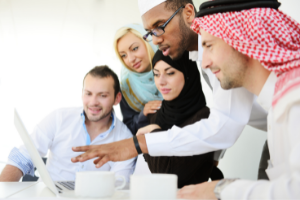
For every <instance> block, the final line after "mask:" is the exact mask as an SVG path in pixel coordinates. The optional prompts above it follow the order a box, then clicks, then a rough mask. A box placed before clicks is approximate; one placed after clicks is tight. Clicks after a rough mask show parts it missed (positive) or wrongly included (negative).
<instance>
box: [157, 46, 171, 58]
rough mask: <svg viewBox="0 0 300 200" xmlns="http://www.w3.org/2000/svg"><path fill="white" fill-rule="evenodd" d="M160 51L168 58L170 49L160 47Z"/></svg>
mask: <svg viewBox="0 0 300 200" xmlns="http://www.w3.org/2000/svg"><path fill="white" fill-rule="evenodd" d="M159 50H161V51H162V53H163V54H164V56H168V55H169V53H170V47H160V48H159Z"/></svg>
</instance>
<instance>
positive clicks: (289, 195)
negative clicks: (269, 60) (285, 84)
mask: <svg viewBox="0 0 300 200" xmlns="http://www.w3.org/2000/svg"><path fill="white" fill-rule="evenodd" d="M276 80H277V77H276V75H275V74H274V73H271V74H270V76H269V78H268V80H267V82H266V83H265V85H264V87H263V89H262V91H261V93H260V94H259V97H258V102H259V103H260V104H261V106H262V107H263V108H264V109H266V110H269V115H268V145H269V151H270V161H269V167H268V169H267V170H266V172H267V174H268V176H269V179H270V181H265V180H260V181H246V180H237V181H235V182H233V183H231V184H230V185H228V186H227V187H226V188H224V190H223V191H222V192H221V199H222V200H223V199H300V123H299V119H300V99H298V101H296V102H294V103H293V105H289V106H290V107H289V106H288V105H286V108H287V107H289V108H288V109H287V110H286V112H285V113H284V115H283V116H282V117H281V118H280V120H275V117H274V114H273V113H274V112H273V111H274V110H273V108H272V97H273V93H274V87H275V83H276ZM297 90H298V92H300V88H298V89H297ZM282 98H286V96H283V97H282Z"/></svg>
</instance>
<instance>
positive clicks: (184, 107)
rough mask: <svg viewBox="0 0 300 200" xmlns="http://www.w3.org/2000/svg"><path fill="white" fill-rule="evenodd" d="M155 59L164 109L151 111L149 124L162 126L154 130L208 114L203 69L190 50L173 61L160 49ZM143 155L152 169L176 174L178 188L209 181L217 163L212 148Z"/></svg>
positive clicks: (155, 69)
mask: <svg viewBox="0 0 300 200" xmlns="http://www.w3.org/2000/svg"><path fill="white" fill-rule="evenodd" d="M152 63H153V73H154V80H155V85H156V87H157V89H158V90H159V91H160V92H161V93H162V95H163V98H164V100H163V101H162V106H161V109H160V110H158V111H157V113H155V114H151V115H148V119H149V121H150V124H156V125H158V126H159V127H160V128H161V129H158V130H154V131H152V132H156V131H162V130H168V129H170V128H171V127H172V126H173V125H176V126H179V127H184V126H186V125H190V124H193V123H195V122H198V121H200V120H201V119H205V118H208V116H209V113H210V112H209V108H208V107H206V101H205V97H204V94H203V92H202V87H201V82H200V73H199V70H198V68H197V65H196V63H195V62H193V61H191V60H189V53H188V52H185V53H184V54H183V56H182V57H181V58H180V59H179V60H176V61H173V60H172V59H171V58H170V57H168V56H167V57H166V56H164V55H163V54H162V52H161V51H157V52H156V54H155V55H154V57H153V61H152ZM156 125H154V126H156ZM150 126H151V125H150ZM150 134H151V133H150ZM144 157H145V159H146V161H147V163H148V166H149V169H150V171H151V172H152V173H168V174H176V175H177V176H178V188H181V187H183V186H185V185H190V184H197V183H201V182H205V181H208V178H209V177H210V174H211V171H212V168H213V165H214V164H213V162H214V160H213V152H210V153H206V154H201V155H195V156H185V157H179V156H172V157H168V156H161V157H152V156H150V155H149V154H144Z"/></svg>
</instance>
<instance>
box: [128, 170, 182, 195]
mask: <svg viewBox="0 0 300 200" xmlns="http://www.w3.org/2000/svg"><path fill="white" fill-rule="evenodd" d="M176 196H177V175H174V174H146V175H132V176H131V177H130V199H138V200H142V199H176Z"/></svg>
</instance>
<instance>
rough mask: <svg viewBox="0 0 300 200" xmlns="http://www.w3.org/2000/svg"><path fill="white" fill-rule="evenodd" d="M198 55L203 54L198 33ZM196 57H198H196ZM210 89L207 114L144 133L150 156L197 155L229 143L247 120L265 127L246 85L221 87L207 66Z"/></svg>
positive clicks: (262, 113) (260, 110)
mask: <svg viewBox="0 0 300 200" xmlns="http://www.w3.org/2000/svg"><path fill="white" fill-rule="evenodd" d="M198 42H199V45H198V49H199V51H198V53H199V54H198V58H200V59H201V58H202V51H201V49H202V47H201V37H200V36H199V39H198ZM198 60H199V59H198ZM203 71H204V72H205V73H206V74H207V76H208V78H209V82H210V85H211V87H212V92H213V106H212V107H211V108H210V115H209V117H208V118H207V119H202V120H201V121H199V122H196V123H194V124H192V125H189V126H185V127H183V128H179V127H177V126H173V127H172V128H171V129H169V130H168V131H162V132H156V133H154V134H146V135H145V137H146V142H147V147H148V151H149V154H150V155H151V156H189V155H198V154H203V153H207V152H211V151H216V150H219V149H227V148H229V147H231V146H232V145H233V144H234V143H235V141H236V140H237V139H238V137H239V136H240V135H241V133H242V131H243V129H244V128H245V126H246V125H247V124H249V125H251V126H253V127H255V128H258V129H261V130H267V112H266V111H265V110H264V109H263V108H262V107H261V106H260V105H259V104H258V103H257V102H256V98H257V97H256V96H255V95H254V94H252V93H250V92H249V91H248V90H246V89H245V88H236V89H231V90H224V89H222V88H221V85H220V82H219V80H218V79H217V78H216V76H215V75H214V74H213V73H212V72H211V70H210V69H204V70H203Z"/></svg>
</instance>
